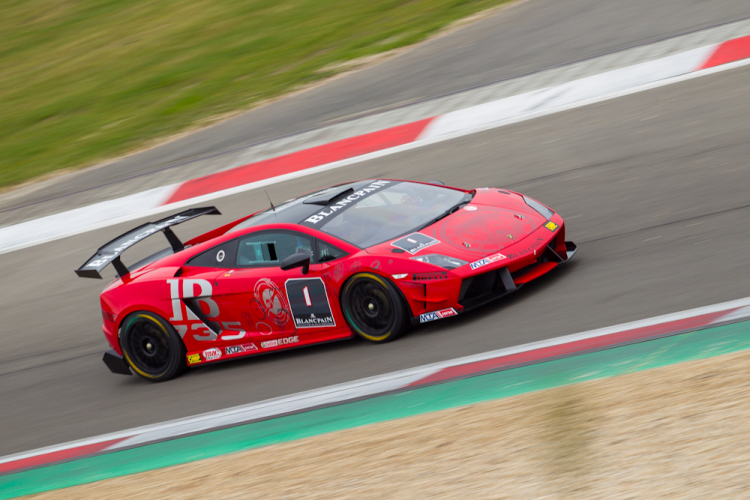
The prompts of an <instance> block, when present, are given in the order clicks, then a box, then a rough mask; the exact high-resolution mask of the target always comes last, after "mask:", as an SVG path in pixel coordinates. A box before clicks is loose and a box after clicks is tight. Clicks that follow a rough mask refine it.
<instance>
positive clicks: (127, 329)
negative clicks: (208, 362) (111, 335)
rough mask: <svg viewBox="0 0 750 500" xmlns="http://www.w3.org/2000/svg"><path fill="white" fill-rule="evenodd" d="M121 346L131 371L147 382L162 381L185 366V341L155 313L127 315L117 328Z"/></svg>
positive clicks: (175, 374) (144, 312) (139, 312)
mask: <svg viewBox="0 0 750 500" xmlns="http://www.w3.org/2000/svg"><path fill="white" fill-rule="evenodd" d="M120 332H121V334H120V348H121V349H122V354H123V357H124V358H125V361H127V363H128V364H129V365H130V367H131V368H132V369H133V371H134V372H135V373H136V374H137V375H139V376H140V377H142V378H144V379H146V380H148V381H149V382H165V381H167V380H169V379H171V378H174V377H176V376H178V375H180V374H181V373H182V372H184V371H185V370H186V369H187V362H186V360H185V355H186V354H187V351H186V349H185V344H184V343H183V342H182V339H181V338H180V336H179V335H178V334H177V332H176V331H175V329H174V328H172V325H170V324H169V323H168V322H167V321H166V320H164V318H162V317H160V316H159V315H158V314H154V313H152V312H148V311H138V312H134V313H132V314H129V315H128V316H127V317H126V318H125V320H124V321H123V322H122V327H121V329H120Z"/></svg>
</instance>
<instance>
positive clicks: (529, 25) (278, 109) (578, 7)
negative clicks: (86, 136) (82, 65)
mask: <svg viewBox="0 0 750 500" xmlns="http://www.w3.org/2000/svg"><path fill="white" fill-rule="evenodd" d="M748 16H750V7H748V5H747V1H746V0H711V1H707V0H660V1H658V2H654V1H653V0H627V1H622V0H620V1H616V0H605V1H602V0H566V1H565V2H561V1H559V0H524V1H520V2H518V3H517V4H515V5H511V6H509V7H507V8H506V9H503V10H502V11H500V12H498V13H497V14H495V15H493V16H490V17H488V18H487V19H484V20H482V21H479V22H477V23H474V24H472V25H470V26H468V27H466V28H464V29H461V30H457V31H455V32H453V33H451V34H449V35H447V36H444V37H441V38H438V39H435V40H432V41H430V42H428V43H425V44H422V45H421V46H419V47H417V48H415V49H414V50H411V51H408V52H406V53H405V54H403V55H401V56H400V57H397V58H394V59H392V60H390V61H387V62H384V63H382V64H379V65H377V66H374V67H370V68H367V69H364V70H362V71H358V72H354V73H351V74H349V75H345V76H343V77H341V78H339V79H336V80H334V81H331V82H329V83H327V84H326V85H323V86H320V87H318V88H315V89H312V90H309V91H307V92H303V93H300V94H297V95H295V96H292V97H290V98H287V99H284V100H281V101H279V102H276V103H273V104H270V105H268V106H264V107H261V108H259V109H257V110H254V111H251V112H249V113H246V114H244V115H241V116H239V117H237V118H235V119H232V120H229V121H227V122H224V123H221V124H218V125H216V126H213V127H210V128H207V129H205V130H202V131H200V132H198V133H194V134H191V135H190V136H187V137H183V138H182V139H179V140H176V141H173V142H171V143H168V144H165V145H163V146H161V147H158V148H155V149H152V150H149V151H145V152H143V153H140V154H137V155H133V156H131V157H128V158H125V159H122V160H119V161H116V162H113V163H111V164H109V165H106V166H104V167H101V168H98V169H93V170H89V171H86V172H84V173H80V174H77V175H74V176H68V177H65V178H61V179H58V180H57V181H56V182H54V183H52V184H50V185H47V186H46V187H43V188H41V189H37V190H31V191H30V192H27V193H26V194H25V195H23V196H19V197H13V198H11V199H9V200H6V201H4V202H3V201H2V198H0V208H1V209H7V208H9V207H16V206H23V205H26V204H28V203H34V202H36V201H41V200H46V199H49V198H52V197H56V196H61V195H66V194H71V193H75V192H77V191H79V190H81V189H86V188H92V187H96V186H100V185H102V184H105V183H109V182H113V181H116V180H117V179H123V178H126V177H130V176H133V175H138V174H143V173H146V172H149V171H153V170H155V169H159V168H164V167H167V166H169V165H179V164H182V163H183V162H185V161H189V160H190V159H194V158H200V157H206V156H210V155H215V154H219V153H221V152H222V151H228V150H232V149H237V148H241V147H243V146H248V145H250V144H254V143H257V142H260V141H263V140H268V139H272V138H276V137H280V136H285V135H289V134H292V133H296V132H300V131H304V130H308V129H311V128H315V127H319V126H323V125H328V124H331V123H335V122H338V121H341V120H345V119H347V118H353V117H357V116H362V115H366V114H371V113H375V112H379V111H383V110H387V109H391V108H395V107H398V106H403V105H406V104H410V103H413V102H417V101H419V100H423V99H429V98H431V97H438V96H442V95H446V94H449V93H453V92H457V91H460V90H464V89H467V88H471V87H475V86H481V85H485V84H488V83H492V82H496V81H500V80H504V79H509V78H514V77H517V76H520V75H524V74H528V73H532V72H535V71H539V70H542V69H547V68H550V67H553V66H558V65H563V64H566V63H570V62H573V61H578V60H581V59H587V58H591V57H595V56H598V55H602V54H605V53H608V52H614V51H617V50H622V49H625V48H629V47H634V46H637V45H643V44H646V43H650V42H654V41H657V40H661V39H664V38H667V37H671V36H675V35H679V34H683V33H688V32H691V31H696V30H699V29H703V28H707V27H711V26H715V25H717V24H721V23H726V22H729V21H733V20H737V19H741V18H746V17H748ZM25 191H28V190H25ZM123 194H128V193H123ZM59 204H60V210H61V211H62V210H64V209H65V200H61V201H60V203H59Z"/></svg>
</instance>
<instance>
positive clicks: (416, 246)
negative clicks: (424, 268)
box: [391, 233, 440, 255]
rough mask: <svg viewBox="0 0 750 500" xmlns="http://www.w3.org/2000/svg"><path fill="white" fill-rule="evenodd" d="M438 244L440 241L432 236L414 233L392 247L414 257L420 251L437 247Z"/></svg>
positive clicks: (394, 243) (395, 242) (397, 241)
mask: <svg viewBox="0 0 750 500" xmlns="http://www.w3.org/2000/svg"><path fill="white" fill-rule="evenodd" d="M438 243H440V240H436V239H435V238H433V237H432V236H427V235H426V234H422V233H412V234H410V235H409V236H404V237H403V238H401V239H400V240H396V241H394V242H393V243H391V245H393V246H394V247H396V248H400V249H401V250H405V251H407V252H409V253H410V254H412V255H414V254H415V253H417V252H419V251H420V250H424V249H425V248H427V247H431V246H432V245H437V244H438Z"/></svg>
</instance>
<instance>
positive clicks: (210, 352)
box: [203, 347, 221, 361]
mask: <svg viewBox="0 0 750 500" xmlns="http://www.w3.org/2000/svg"><path fill="white" fill-rule="evenodd" d="M203 357H204V358H205V359H206V361H213V360H215V359H219V358H220V357H221V349H219V348H217V347H212V348H211V349H206V350H205V351H203Z"/></svg>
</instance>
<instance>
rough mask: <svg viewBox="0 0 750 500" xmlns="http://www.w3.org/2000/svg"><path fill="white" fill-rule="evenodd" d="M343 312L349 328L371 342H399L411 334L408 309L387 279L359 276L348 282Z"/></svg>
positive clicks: (345, 284)
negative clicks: (396, 340) (408, 333)
mask: <svg viewBox="0 0 750 500" xmlns="http://www.w3.org/2000/svg"><path fill="white" fill-rule="evenodd" d="M341 309H342V311H343V312H344V317H345V318H346V322H347V323H348V324H349V327H350V328H351V329H352V331H354V333H356V334H357V335H359V336H360V337H362V338H363V339H366V340H369V341H371V342H377V343H384V342H390V341H391V340H395V339H397V338H398V337H400V336H401V335H403V334H405V333H406V332H408V331H409V329H410V327H411V322H410V321H409V312H408V306H407V305H406V303H405V302H404V300H403V299H402V298H401V295H400V294H399V293H398V290H396V287H395V286H394V285H393V284H392V283H391V282H390V281H389V280H388V279H386V278H383V277H382V276H378V275H376V274H372V273H358V274H355V275H354V276H352V277H351V278H349V280H347V282H346V283H344V286H343V289H342V294H341Z"/></svg>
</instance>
